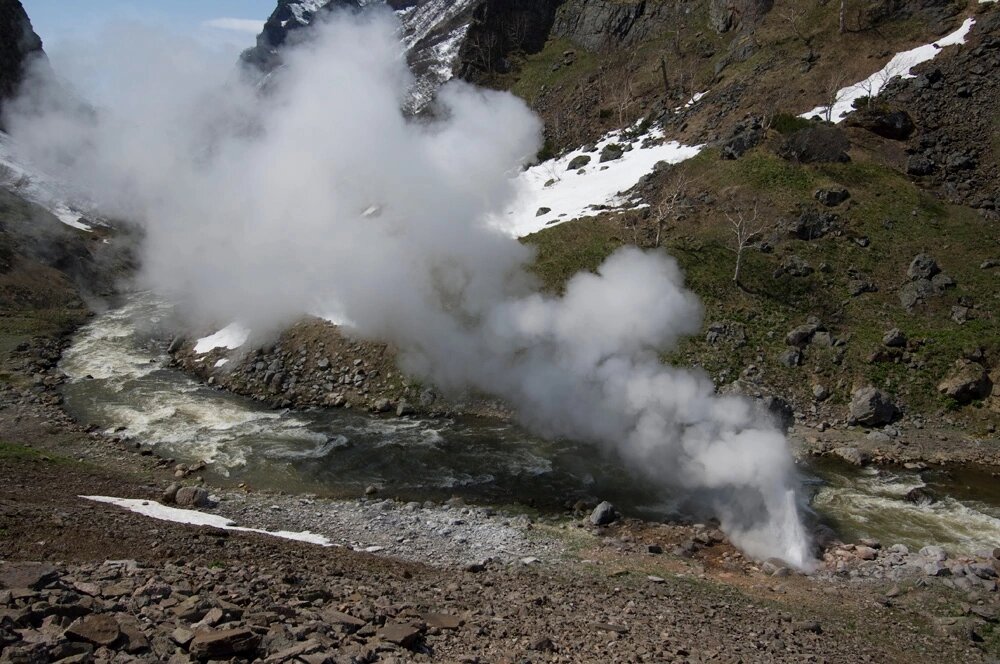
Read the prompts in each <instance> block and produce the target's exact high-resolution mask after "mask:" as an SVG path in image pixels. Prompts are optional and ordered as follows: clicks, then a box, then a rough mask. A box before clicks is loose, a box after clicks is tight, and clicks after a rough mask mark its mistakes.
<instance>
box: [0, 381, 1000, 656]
mask: <svg viewBox="0 0 1000 664" xmlns="http://www.w3.org/2000/svg"><path fill="white" fill-rule="evenodd" d="M3 397H4V399H3V408H2V409H0V436H2V437H3V439H5V440H10V439H11V436H12V435H15V434H14V432H15V431H16V432H17V433H16V436H17V438H18V439H19V440H20V441H21V442H20V444H19V445H16V446H15V445H9V444H5V445H4V447H3V451H2V454H0V466H2V472H3V476H4V477H5V478H10V480H11V481H6V482H4V483H2V487H0V525H2V527H3V530H4V535H5V536H4V538H3V539H2V544H0V559H2V560H3V563H2V564H0V579H2V583H3V584H4V585H5V586H7V587H6V589H4V590H0V604H2V605H3V608H2V609H0V610H2V611H3V616H4V617H3V619H2V621H3V622H2V626H0V632H2V634H3V639H2V640H0V643H3V645H4V652H3V655H0V657H2V658H5V660H6V661H22V660H23V658H24V657H28V658H31V657H35V658H36V659H37V658H45V657H48V658H51V659H52V660H55V659H57V658H58V657H59V656H63V657H66V656H69V657H78V658H79V659H76V660H72V661H91V659H92V660H93V661H112V660H114V661H168V660H169V661H174V662H186V661H192V660H193V659H206V658H209V657H211V658H215V659H235V660H240V659H243V660H246V659H249V658H251V657H260V658H270V659H268V661H275V662H283V661H298V662H310V663H311V662H326V661H331V662H332V661H351V660H350V658H352V657H354V658H355V659H356V660H357V661H360V660H358V658H360V659H363V660H364V661H434V660H436V661H465V662H501V661H522V660H523V659H524V658H525V657H527V658H530V659H531V660H532V661H678V662H680V661H714V660H721V661H729V660H731V659H733V658H740V659H742V660H743V661H802V659H803V657H805V658H809V657H812V658H818V659H826V660H827V661H847V660H861V661H865V660H870V661H989V660H988V657H989V655H988V653H989V652H992V651H993V648H995V641H994V640H993V639H994V637H993V627H992V625H993V623H992V622H991V621H992V620H994V619H995V618H994V616H995V615H996V607H997V595H998V594H997V593H996V592H990V591H989V590H988V589H987V588H986V587H985V586H979V587H976V588H972V589H969V588H964V587H962V586H964V585H965V583H964V582H963V583H961V584H957V583H956V582H957V581H959V580H961V579H965V578H966V577H965V576H955V577H945V576H940V577H938V576H935V577H925V575H921V576H917V577H915V576H901V577H900V579H899V580H892V579H886V578H884V577H879V576H877V575H866V574H864V573H862V572H860V570H862V569H864V566H865V565H871V564H872V561H866V560H864V558H865V557H867V556H868V553H867V551H864V550H862V549H860V548H858V547H854V548H853V553H851V554H850V555H848V553H847V551H848V549H847V548H846V547H841V548H838V549H836V550H835V551H836V553H833V555H835V556H836V557H838V558H840V559H841V564H840V567H841V569H840V570H839V571H838V570H837V569H833V570H830V571H828V572H821V573H818V574H814V575H812V576H802V575H799V574H796V573H792V572H790V571H789V570H787V569H784V568H781V567H775V565H774V563H768V564H763V565H761V564H758V563H754V562H752V561H747V560H745V559H743V557H742V556H741V555H740V554H739V553H738V552H737V551H735V550H734V549H733V548H732V547H731V546H729V545H728V543H727V542H726V541H725V539H724V538H722V537H720V536H719V535H718V534H716V533H713V531H712V529H711V528H710V527H709V528H705V527H699V526H696V525H687V526H685V525H682V524H650V523H645V522H640V521H635V520H623V521H619V522H617V523H615V524H614V525H612V526H609V527H599V528H598V527H592V526H591V527H584V526H583V525H582V522H583V519H578V518H573V519H566V518H559V519H549V518H538V516H537V515H535V516H532V517H528V516H525V515H510V514H507V515H504V514H500V513H495V514H493V513H490V512H489V511H488V510H484V509H483V508H475V507H469V506H463V505H460V504H455V503H453V504H451V505H435V506H423V505H421V506H419V507H415V506H408V505H407V504H405V503H393V502H392V501H388V502H389V503H391V504H389V505H387V504H386V502H387V501H385V500H382V499H365V500H357V501H347V502H344V501H331V500H324V499H314V498H309V497H304V496H288V495H281V494H276V493H261V492H252V491H251V492H247V491H232V490H225V489H220V488H219V487H211V486H209V489H210V491H211V493H213V494H215V495H216V498H218V506H217V507H214V508H210V509H208V512H209V513H211V514H220V515H225V516H227V517H228V518H231V519H233V520H234V521H237V522H238V523H239V524H240V525H241V526H252V527H262V528H271V529H273V528H277V527H281V528H284V529H292V530H295V529H302V528H306V527H308V528H309V529H311V530H312V531H314V532H326V533H329V534H330V535H332V536H333V537H331V539H336V540H344V541H343V542H341V541H336V543H338V544H341V546H331V547H321V546H316V545H310V544H305V543H299V542H289V541H287V540H282V539H277V538H274V537H268V536H266V535H260V534H254V533H232V532H227V531H220V530H218V529H217V528H205V527H194V526H185V525H181V524H177V523H171V522H165V521H154V520H151V519H148V518H146V517H143V516H139V515H137V514H133V513H130V512H127V511H125V510H123V509H120V508H117V507H114V506H111V505H101V504H98V503H94V502H92V501H87V500H83V499H81V498H79V496H81V495H113V496H125V497H132V498H139V499H144V500H146V501H153V500H156V499H159V498H160V494H161V493H162V492H163V490H164V488H165V487H166V486H167V485H168V484H169V483H171V482H172V481H173V480H174V479H175V478H174V477H173V475H174V472H175V471H174V469H173V466H172V465H171V464H170V463H168V462H167V461H166V460H161V459H157V458H156V456H155V455H153V454H148V453H144V451H143V450H141V449H138V448H137V447H136V446H135V445H134V444H131V443H125V442H115V441H114V440H113V439H112V438H110V437H107V436H103V435H100V434H95V433H90V434H88V433H87V432H85V431H83V430H81V429H80V428H78V427H76V426H75V425H74V424H73V423H72V422H69V421H67V420H66V419H64V416H60V411H59V410H58V408H57V407H56V406H54V405H52V404H46V403H44V400H41V399H38V398H37V395H33V394H30V393H15V392H13V391H7V392H5V393H4V395H3ZM194 482H196V480H195V478H193V477H192V478H190V479H189V480H188V482H187V483H194ZM377 513H380V514H385V515H387V517H386V518H385V519H378V518H370V517H372V516H373V515H376V514H377ZM357 517H365V518H359V519H357V521H356V523H357V524H358V526H361V527H362V528H363V530H361V531H358V530H354V531H348V530H341V531H340V536H339V537H337V536H336V528H335V527H334V526H332V525H331V524H332V522H334V521H336V523H337V524H338V525H337V527H339V528H344V527H345V525H344V524H348V523H351V522H352V520H354V519H356V518H357ZM404 517H405V518H406V519H409V518H411V517H412V518H413V519H414V520H415V521H420V522H428V521H433V520H434V519H450V520H451V521H452V522H457V521H461V522H463V523H452V525H451V527H452V529H453V531H454V532H453V534H452V536H448V535H443V534H441V533H431V532H429V533H428V536H427V537H426V541H427V542H435V541H447V542H448V545H447V546H446V547H444V546H443V547H437V548H436V549H435V550H437V551H440V552H441V554H442V555H441V556H440V557H439V558H435V555H434V554H433V553H430V552H429V550H428V549H426V548H424V549H422V548H421V546H420V545H417V544H414V543H413V541H411V542H405V541H403V542H400V541H398V540H396V539H388V538H393V537H394V538H399V537H401V536H402V535H403V532H402V530H401V525H400V524H401V522H400V518H404ZM489 521H494V522H495V523H496V525H497V529H503V530H504V532H506V533H508V535H510V537H511V539H510V540H508V541H506V542H504V543H503V545H502V546H496V541H490V540H488V538H485V537H484V536H483V534H482V532H481V531H480V530H479V527H480V525H481V524H482V523H484V522H489ZM504 521H506V522H508V524H509V525H508V524H505V523H504ZM466 524H468V525H469V527H468V528H467V529H463V528H462V526H464V525H466ZM429 530H431V531H432V530H435V528H430V529H429ZM380 538H382V539H380ZM477 538H479V539H477ZM403 539H404V540H405V539H407V538H406V537H403ZM462 539H465V540H466V541H465V542H462V541H461V540H462ZM378 542H385V543H386V546H385V549H384V550H381V551H376V552H374V553H368V552H365V551H364V550H359V551H352V550H351V549H350V547H352V546H353V547H355V548H358V549H372V547H377V546H379V544H378ZM486 542H490V543H491V546H493V547H494V548H493V549H492V550H491V551H489V552H484V551H482V549H479V550H477V548H476V546H475V544H476V543H479V544H482V543H486ZM428 546H431V547H432V548H433V545H428ZM511 547H514V548H511ZM505 548H507V549H509V551H508V552H506V553H507V554H508V555H505V552H504V551H503V549H505ZM456 552H458V553H457V555H456ZM661 552H662V553H661ZM523 554H528V555H524V557H523V558H517V556H521V555H523ZM891 555H896V554H892V553H889V552H888V551H881V552H877V553H876V557H877V558H878V557H881V558H886V557H888V556H891ZM480 558H481V559H480ZM469 559H474V560H477V561H478V562H471V563H470V562H468V561H469ZM25 562H30V563H42V565H41V566H39V565H33V564H25ZM948 564H952V565H955V566H956V569H958V567H957V566H958V565H966V566H968V565H969V562H968V561H958V560H956V561H953V562H951V563H948ZM944 566H947V565H944ZM948 569H951V568H948ZM890 624H891V625H892V627H891V628H889V627H888V626H889V625H890Z"/></svg>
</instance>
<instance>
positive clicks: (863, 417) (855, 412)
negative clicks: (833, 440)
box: [850, 386, 899, 427]
mask: <svg viewBox="0 0 1000 664" xmlns="http://www.w3.org/2000/svg"><path fill="white" fill-rule="evenodd" d="M850 412H851V418H850V421H851V423H853V424H860V425H862V426H866V427H877V426H882V425H883V424H889V423H890V422H892V421H893V420H894V419H896V416H897V415H898V414H899V409H898V408H896V405H895V404H894V403H893V402H892V399H890V398H889V395H887V394H886V393H885V392H883V391H882V390H879V389H876V388H874V387H870V386H869V387H862V388H861V389H858V390H855V391H854V394H852V395H851V405H850Z"/></svg>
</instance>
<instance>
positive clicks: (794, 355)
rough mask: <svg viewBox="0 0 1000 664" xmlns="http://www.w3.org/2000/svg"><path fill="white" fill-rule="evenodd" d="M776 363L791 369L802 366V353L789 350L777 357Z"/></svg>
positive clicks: (797, 350) (793, 349) (792, 349)
mask: <svg viewBox="0 0 1000 664" xmlns="http://www.w3.org/2000/svg"><path fill="white" fill-rule="evenodd" d="M778 362H780V363H781V364H782V365H783V366H786V367H789V368H793V367H797V366H799V365H801V364H802V351H801V350H799V349H798V348H789V349H787V350H785V351H782V353H781V354H780V355H778Z"/></svg>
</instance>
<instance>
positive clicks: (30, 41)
mask: <svg viewBox="0 0 1000 664" xmlns="http://www.w3.org/2000/svg"><path fill="white" fill-rule="evenodd" d="M40 55H42V40H41V39H40V38H39V37H38V35H36V34H35V31H34V30H33V29H32V27H31V21H30V20H29V19H28V14H27V13H26V12H25V11H24V7H22V6H21V3H20V1H19V0H0V111H2V110H3V106H2V104H3V100H4V99H5V98H7V97H10V96H11V95H13V94H14V93H16V92H17V87H18V85H20V83H21V78H22V76H23V74H24V66H25V64H26V63H27V62H28V61H29V60H30V59H31V58H32V57H36V56H40ZM0 128H2V125H0Z"/></svg>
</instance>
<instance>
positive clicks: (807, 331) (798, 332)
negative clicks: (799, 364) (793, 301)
mask: <svg viewBox="0 0 1000 664" xmlns="http://www.w3.org/2000/svg"><path fill="white" fill-rule="evenodd" d="M819 329H820V326H819V325H817V324H815V323H806V324H804V325H799V326H798V327H796V328H795V329H793V330H792V331H791V332H789V333H788V334H787V335H785V343H786V344H788V345H789V346H795V347H797V348H804V347H806V346H808V345H809V342H810V341H812V338H813V335H814V334H816V332H818V331H819Z"/></svg>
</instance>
